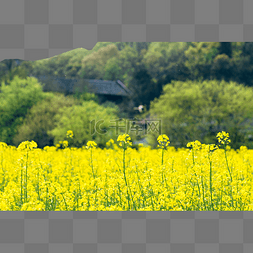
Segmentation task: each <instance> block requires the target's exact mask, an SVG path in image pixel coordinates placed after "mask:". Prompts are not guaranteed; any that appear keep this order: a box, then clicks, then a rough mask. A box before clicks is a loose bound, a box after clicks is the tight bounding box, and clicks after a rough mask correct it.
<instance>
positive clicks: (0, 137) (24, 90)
mask: <svg viewBox="0 0 253 253" xmlns="http://www.w3.org/2000/svg"><path fill="white" fill-rule="evenodd" d="M45 97H47V94H45V93H43V91H42V87H41V85H40V84H39V83H38V81H37V79H35V78H31V77H28V78H26V79H21V78H19V77H18V76H15V77H14V79H13V80H12V81H11V82H10V84H9V85H6V84H5V83H4V82H2V86H1V88H0V101H1V103H0V141H3V142H6V143H7V144H10V145H13V142H12V139H13V137H14V135H15V134H16V132H17V128H18V126H20V125H21V124H22V122H23V119H24V118H25V116H26V114H27V112H28V110H29V109H30V108H31V107H32V106H33V105H35V104H36V103H37V102H39V101H40V100H42V99H43V98H45Z"/></svg>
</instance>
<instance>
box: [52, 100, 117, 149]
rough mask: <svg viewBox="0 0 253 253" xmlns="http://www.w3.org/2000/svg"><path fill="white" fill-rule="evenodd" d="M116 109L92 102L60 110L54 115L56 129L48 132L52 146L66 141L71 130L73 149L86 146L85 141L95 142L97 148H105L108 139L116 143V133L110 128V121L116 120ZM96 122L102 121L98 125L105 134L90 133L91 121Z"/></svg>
mask: <svg viewBox="0 0 253 253" xmlns="http://www.w3.org/2000/svg"><path fill="white" fill-rule="evenodd" d="M117 114H118V108H117V107H114V108H112V107H107V108H105V107H103V106H101V105H98V104H97V103H96V102H94V101H86V102H83V103H82V105H75V106H72V107H69V108H64V109H61V110H60V113H59V114H58V115H56V119H57V124H56V127H55V128H54V129H53V130H52V131H50V134H52V136H53V137H54V138H55V139H54V144H57V143H58V142H59V141H63V140H64V139H65V140H66V132H67V131H68V130H72V131H73V132H74V138H73V140H72V143H71V144H72V145H73V146H75V147H82V146H84V145H86V143H87V141H91V140H93V141H95V142H96V143H97V144H98V146H99V147H105V145H106V142H107V141H108V140H109V139H111V138H112V139H114V141H116V131H115V129H113V128H110V126H111V125H112V123H111V122H110V121H111V120H114V119H116V118H117ZM98 120H104V122H103V124H101V125H100V129H101V130H102V131H104V130H106V131H107V132H106V133H103V134H99V133H98V132H95V133H94V134H93V132H91V129H94V125H93V128H91V121H94V122H93V123H95V122H97V121H98Z"/></svg>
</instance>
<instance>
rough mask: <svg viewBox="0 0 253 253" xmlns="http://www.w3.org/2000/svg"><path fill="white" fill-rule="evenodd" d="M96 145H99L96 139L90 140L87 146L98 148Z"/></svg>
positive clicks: (88, 147)
mask: <svg viewBox="0 0 253 253" xmlns="http://www.w3.org/2000/svg"><path fill="white" fill-rule="evenodd" d="M96 146H97V143H96V142H95V141H88V142H87V146H86V148H87V149H90V148H96Z"/></svg>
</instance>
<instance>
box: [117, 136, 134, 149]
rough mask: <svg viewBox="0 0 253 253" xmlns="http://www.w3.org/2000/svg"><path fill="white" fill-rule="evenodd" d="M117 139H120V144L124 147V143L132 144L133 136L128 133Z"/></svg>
mask: <svg viewBox="0 0 253 253" xmlns="http://www.w3.org/2000/svg"><path fill="white" fill-rule="evenodd" d="M117 141H119V142H120V143H119V145H120V146H121V147H122V146H123V143H125V144H128V145H129V146H132V142H131V137H130V136H129V135H128V134H123V135H119V137H118V139H117Z"/></svg>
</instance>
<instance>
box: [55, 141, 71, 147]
mask: <svg viewBox="0 0 253 253" xmlns="http://www.w3.org/2000/svg"><path fill="white" fill-rule="evenodd" d="M68 145H69V143H68V141H59V143H58V144H56V148H67V147H68Z"/></svg>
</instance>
